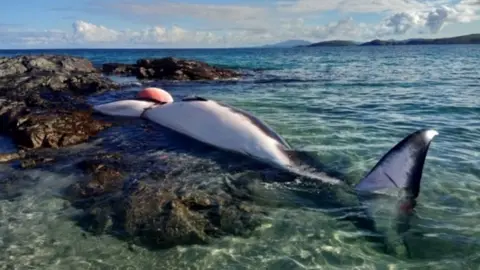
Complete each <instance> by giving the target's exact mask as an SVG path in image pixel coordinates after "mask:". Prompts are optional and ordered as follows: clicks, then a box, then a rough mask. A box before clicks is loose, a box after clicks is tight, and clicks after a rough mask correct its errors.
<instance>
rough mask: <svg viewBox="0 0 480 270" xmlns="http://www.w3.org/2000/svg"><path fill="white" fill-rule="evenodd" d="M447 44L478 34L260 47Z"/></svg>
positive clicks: (474, 39) (478, 38)
mask: <svg viewBox="0 0 480 270" xmlns="http://www.w3.org/2000/svg"><path fill="white" fill-rule="evenodd" d="M448 44H480V34H470V35H463V36H456V37H448V38H433V39H427V38H412V39H405V40H380V39H375V40H372V41H368V42H364V43H362V42H356V41H351V40H327V41H321V42H316V43H312V42H309V41H306V40H296V39H294V40H287V41H283V42H280V43H276V44H270V45H265V46H262V47H261V48H292V47H342V46H396V45H448Z"/></svg>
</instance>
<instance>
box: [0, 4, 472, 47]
mask: <svg viewBox="0 0 480 270" xmlns="http://www.w3.org/2000/svg"><path fill="white" fill-rule="evenodd" d="M0 6H1V8H0V48H5V49H12V48H13V49H16V48H138V47H146V48H192V47H193V48H205V47H213V48H218V47H220V48H222V47H248V46H257V45H264V44H272V43H276V42H280V41H285V40H290V39H303V40H308V41H311V42H318V41H324V40H332V39H347V40H356V41H368V40H372V39H376V38H379V39H392V38H393V39H406V38H413V37H447V36H456V35H464V34H471V33H480V0H244V1H240V0H177V1H173V0H170V1H168V0H137V1H133V0H132V1H124V0H116V1H115V0H75V1H72V0H70V1H65V0H0Z"/></svg>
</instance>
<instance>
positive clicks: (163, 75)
mask: <svg viewBox="0 0 480 270" xmlns="http://www.w3.org/2000/svg"><path fill="white" fill-rule="evenodd" d="M102 70H103V72H105V73H107V74H119V75H127V76H136V77H137V78H139V79H160V80H180V81H190V80H219V79H232V78H238V77H240V76H241V74H240V73H238V72H235V71H233V70H229V69H224V68H219V67H215V66H211V65H209V64H207V63H204V62H201V61H194V60H185V59H178V58H174V57H166V58H159V59H139V60H138V61H137V62H136V64H132V65H129V64H119V63H106V64H104V65H103V67H102Z"/></svg>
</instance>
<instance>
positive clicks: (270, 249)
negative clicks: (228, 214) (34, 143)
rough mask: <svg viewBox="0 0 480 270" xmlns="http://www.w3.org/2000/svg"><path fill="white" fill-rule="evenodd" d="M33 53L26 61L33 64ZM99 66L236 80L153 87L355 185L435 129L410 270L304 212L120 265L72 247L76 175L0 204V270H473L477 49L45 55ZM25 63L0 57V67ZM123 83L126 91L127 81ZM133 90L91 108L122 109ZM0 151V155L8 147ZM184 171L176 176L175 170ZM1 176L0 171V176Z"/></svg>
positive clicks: (476, 251) (90, 247) (120, 260)
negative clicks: (175, 62) (265, 135)
mask: <svg viewBox="0 0 480 270" xmlns="http://www.w3.org/2000/svg"><path fill="white" fill-rule="evenodd" d="M39 52H41V51H33V52H30V53H39ZM54 52H55V53H68V54H75V55H80V56H84V57H88V58H89V59H91V60H92V61H93V62H94V63H96V64H101V63H102V62H133V61H135V60H136V59H138V58H141V57H160V56H178V57H187V58H194V59H199V60H204V61H207V62H209V63H212V64H220V65H226V66H230V67H234V68H238V69H241V70H244V71H246V72H247V73H248V74H249V76H248V77H247V78H245V79H243V80H240V81H229V82H215V83H164V82H160V83H159V82H157V83H152V84H153V85H157V86H160V87H163V88H164V89H166V90H168V91H170V92H171V93H172V94H173V95H174V96H175V97H177V98H178V97H181V96H184V95H188V94H197V95H202V96H207V97H211V98H215V99H218V100H222V101H224V102H227V103H230V104H233V105H236V106H238V107H242V108H245V109H247V110H250V111H252V112H254V113H255V114H257V115H259V116H260V117H262V118H263V119H264V120H266V121H267V122H268V123H269V124H271V126H273V127H274V128H275V129H276V130H277V131H278V132H279V133H280V134H282V135H283V136H284V137H285V138H286V139H287V140H288V141H289V142H291V144H292V145H295V146H297V147H298V148H302V149H308V150H313V151H316V152H317V153H318V155H319V156H320V158H321V160H322V161H323V163H326V164H327V165H328V166H330V167H331V168H335V169H337V170H339V171H342V172H345V173H346V174H347V175H348V177H349V180H351V181H358V180H360V178H361V177H362V176H363V175H364V174H365V173H366V172H367V171H368V170H369V169H370V168H371V167H372V166H373V165H375V163H376V162H377V161H378V159H379V158H380V157H381V156H382V155H383V154H384V153H385V152H386V151H388V150H389V149H390V148H391V147H392V146H393V145H394V144H395V143H397V142H398V141H399V140H401V139H402V138H403V137H404V136H405V135H407V134H408V133H410V132H412V131H414V130H416V129H420V128H435V129H436V130H438V132H439V133H440V136H438V137H437V138H435V140H434V142H433V144H432V146H431V149H430V151H429V154H428V157H427V161H426V164H425V171H424V177H423V184H422V190H421V195H420V197H419V202H418V203H419V205H418V208H417V211H418V215H419V216H420V217H421V220H420V221H418V222H417V223H416V224H415V225H414V230H415V231H421V232H422V233H423V234H424V237H423V238H419V237H417V238H415V239H413V240H411V241H412V246H413V252H414V253H415V256H414V257H415V258H414V259H410V260H409V259H404V258H398V257H392V256H388V255H386V254H382V253H379V252H378V251H376V250H373V249H372V248H371V247H370V246H369V244H368V243H366V242H365V241H363V240H359V239H355V237H354V235H351V233H352V231H354V230H350V229H348V230H347V229H345V225H341V224H339V223H338V222H337V221H336V220H334V219H333V218H331V217H329V216H328V215H325V214H323V213H319V212H318V211H314V210H312V209H272V216H271V220H270V222H269V223H267V224H265V225H264V226H263V227H262V228H260V229H259V230H258V231H257V232H256V233H255V235H254V236H253V237H250V238H247V239H245V238H235V237H228V238H223V239H219V240H218V241H217V242H216V243H214V244H212V245H209V246H203V247H200V246H189V247H177V248H173V249H170V250H166V251H149V250H147V249H143V248H141V247H138V248H136V251H135V252H131V251H129V250H128V249H127V248H126V245H125V243H123V242H120V241H119V240H117V239H114V238H111V237H109V236H101V237H86V238H84V237H82V234H81V229H80V228H79V227H78V226H76V225H75V224H74V223H73V222H72V221H71V220H70V219H69V214H70V212H69V211H71V212H74V211H75V210H71V209H67V210H65V206H64V204H63V201H62V200H61V199H59V198H57V197H56V196H54V194H55V192H56V190H58V189H59V188H61V187H63V186H65V185H68V183H71V181H74V179H75V177H76V176H74V175H71V176H65V175H64V174H62V175H59V174H56V173H55V172H45V171H28V172H25V173H26V174H28V175H30V176H31V177H37V178H38V180H37V181H36V185H34V186H33V187H29V189H28V192H26V193H24V194H23V195H22V197H20V198H18V199H16V200H13V201H7V200H2V201H0V251H1V252H0V253H1V254H2V256H0V268H2V269H3V268H4V269H9V268H8V267H9V266H12V265H15V266H16V267H17V268H18V269H28V267H31V268H36V269H38V268H48V269H66V268H70V269H89V268H90V269H99V268H102V269H110V268H114V267H116V268H117V269H134V268H137V269H146V268H152V267H156V268H161V269H353V268H354V269H406V268H418V269H479V268H478V265H479V264H480V225H479V221H480V211H479V210H478V209H480V142H479V139H480V135H479V133H480V70H479V69H478V63H480V47H478V46H405V47H402V46H398V47H358V48H357V47H354V48H312V49H310V48H308V49H307V48H305V49H237V50H141V51H138V50H74V51H54ZM15 53H21V54H24V53H26V52H25V51H0V55H11V54H15ZM127 80H131V79H127ZM138 89H139V87H138V86H132V87H130V88H126V89H125V90H123V91H122V92H119V93H114V94H110V95H100V96H95V97H92V98H91V102H92V103H99V102H104V101H106V100H111V99H115V98H119V97H128V96H131V95H133V94H134V93H135V91H138ZM10 147H11V146H8V143H7V142H5V143H4V144H2V145H1V147H0V150H5V149H7V148H10ZM185 166H187V164H185ZM1 169H2V170H4V171H5V172H8V170H10V169H9V168H8V167H7V166H4V165H2V166H1Z"/></svg>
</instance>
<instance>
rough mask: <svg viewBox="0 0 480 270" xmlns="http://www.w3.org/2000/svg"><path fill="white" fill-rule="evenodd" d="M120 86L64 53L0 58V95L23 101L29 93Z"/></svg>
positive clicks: (82, 92)
mask: <svg viewBox="0 0 480 270" xmlns="http://www.w3.org/2000/svg"><path fill="white" fill-rule="evenodd" d="M118 88H119V85H118V84H117V83H115V82H113V81H112V80H110V79H108V78H106V77H104V76H103V75H102V74H101V73H100V72H98V71H97V69H95V68H94V67H93V65H92V63H91V62H90V61H88V60H87V59H84V58H79V57H73V56H63V55H36V56H16V57H10V58H7V57H2V58H0V96H5V97H7V98H9V99H10V100H17V101H23V100H24V99H26V98H28V97H29V96H31V95H32V94H39V93H43V92H45V91H46V92H49V91H54V92H69V93H73V94H76V95H87V94H91V93H94V92H99V91H103V90H108V89H118Z"/></svg>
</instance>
